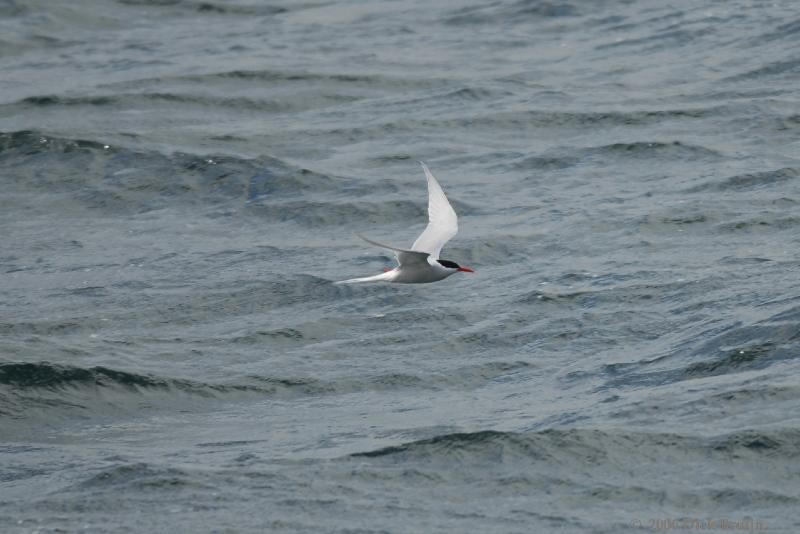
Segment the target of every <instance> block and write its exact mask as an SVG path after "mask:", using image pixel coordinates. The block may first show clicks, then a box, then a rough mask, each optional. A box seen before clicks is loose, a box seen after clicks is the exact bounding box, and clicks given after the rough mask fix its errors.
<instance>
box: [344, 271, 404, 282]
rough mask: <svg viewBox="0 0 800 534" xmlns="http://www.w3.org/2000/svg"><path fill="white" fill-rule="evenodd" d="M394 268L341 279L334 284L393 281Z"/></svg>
mask: <svg viewBox="0 0 800 534" xmlns="http://www.w3.org/2000/svg"><path fill="white" fill-rule="evenodd" d="M396 274H397V273H395V272H394V271H393V270H392V271H386V272H385V273H381V274H376V275H375V276H365V277H364V278H351V279H349V280H340V281H339V282H334V284H360V283H362V282H391V281H392V280H393V279H394V277H395V275H396Z"/></svg>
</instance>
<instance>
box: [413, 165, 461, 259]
mask: <svg viewBox="0 0 800 534" xmlns="http://www.w3.org/2000/svg"><path fill="white" fill-rule="evenodd" d="M419 163H420V165H422V170H424V171H425V176H427V178H428V226H427V227H426V228H425V230H424V231H423V232H422V233H421V234H420V235H419V237H418V238H417V240H416V241H414V244H413V245H411V250H413V251H417V252H427V253H429V254H430V255H431V257H432V258H433V259H435V260H438V259H439V253H440V252H441V250H442V247H443V246H444V244H445V243H447V242H448V241H450V239H451V238H452V237H453V236H454V235H456V234H457V233H458V216H457V215H456V212H455V211H454V210H453V207H452V206H451V205H450V202H448V201H447V197H446V196H444V191H442V187H441V186H440V185H439V182H437V181H436V178H434V177H433V174H431V171H430V170H429V169H428V166H427V165H425V164H424V163H422V162H421V161H420V162H419Z"/></svg>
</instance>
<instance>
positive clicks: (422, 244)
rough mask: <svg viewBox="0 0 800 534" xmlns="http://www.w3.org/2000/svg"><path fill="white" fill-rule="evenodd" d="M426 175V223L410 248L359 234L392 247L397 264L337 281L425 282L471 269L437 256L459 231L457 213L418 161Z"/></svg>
mask: <svg viewBox="0 0 800 534" xmlns="http://www.w3.org/2000/svg"><path fill="white" fill-rule="evenodd" d="M419 163H420V165H422V170H423V171H425V176H426V177H427V178H428V226H427V227H426V228H425V230H423V232H422V233H421V234H420V236H419V237H418V238H417V240H416V241H414V244H413V245H411V250H406V249H402V248H397V247H393V246H390V245H384V244H381V243H378V242H377V241H373V240H372V239H367V238H366V237H364V236H361V235H359V236H358V237H360V238H361V239H363V240H364V241H366V242H367V243H371V244H373V245H375V246H378V247H381V248H385V249H389V250H393V251H394V254H395V256H396V257H397V263H398V265H397V267H395V268H394V269H391V270H387V271H386V272H385V273H383V274H376V275H375V276H366V277H364V278H351V279H350V280H342V281H341V282H336V283H337V284H357V283H360V282H395V283H400V284H427V283H429V282H438V281H439V280H444V279H445V278H447V277H448V276H450V275H451V274H455V273H459V272H461V273H472V272H474V271H473V270H472V269H469V268H467V267H461V266H460V265H459V264H457V263H456V262H454V261H450V260H440V259H439V253H440V252H441V250H442V247H443V246H444V245H445V243H447V242H448V241H450V239H451V238H452V237H453V236H454V235H456V234H457V233H458V216H457V215H456V212H455V210H453V207H452V206H451V205H450V202H448V201H447V197H446V196H445V195H444V191H442V187H441V186H440V185H439V182H437V181H436V178H434V176H433V174H431V171H430V170H429V169H428V166H427V165H425V164H424V163H422V162H421V161H420V162H419Z"/></svg>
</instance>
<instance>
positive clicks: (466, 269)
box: [458, 267, 475, 273]
mask: <svg viewBox="0 0 800 534" xmlns="http://www.w3.org/2000/svg"><path fill="white" fill-rule="evenodd" d="M458 272H460V273H474V272H475V271H473V270H472V269H470V268H469V267H459V268H458Z"/></svg>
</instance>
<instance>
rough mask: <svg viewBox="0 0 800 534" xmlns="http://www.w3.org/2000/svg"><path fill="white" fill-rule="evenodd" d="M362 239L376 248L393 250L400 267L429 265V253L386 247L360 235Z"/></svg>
mask: <svg viewBox="0 0 800 534" xmlns="http://www.w3.org/2000/svg"><path fill="white" fill-rule="evenodd" d="M358 237H360V238H361V239H363V240H364V241H366V242H367V243H371V244H373V245H375V246H376V247H381V248H386V249H389V250H393V251H394V254H395V256H397V263H399V264H400V267H403V266H408V265H412V264H415V263H417V264H419V263H422V264H425V265H428V256H430V254H428V253H427V252H417V251H414V250H403V249H401V248H397V247H393V246H391V245H384V244H383V243H378V242H377V241H373V240H372V239H369V238H366V237H364V236H363V235H359V236H358Z"/></svg>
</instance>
